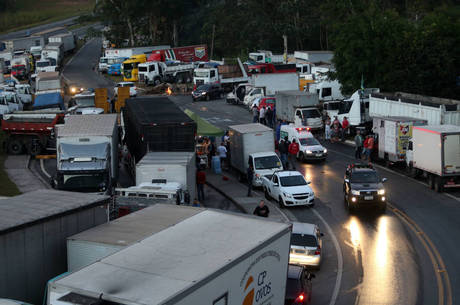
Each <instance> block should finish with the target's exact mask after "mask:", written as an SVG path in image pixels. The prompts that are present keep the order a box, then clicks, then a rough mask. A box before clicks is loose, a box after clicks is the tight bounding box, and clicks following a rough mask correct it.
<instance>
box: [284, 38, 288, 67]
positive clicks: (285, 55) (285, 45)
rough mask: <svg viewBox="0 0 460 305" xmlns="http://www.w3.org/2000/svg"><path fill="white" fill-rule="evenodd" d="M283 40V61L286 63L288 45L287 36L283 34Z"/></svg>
mask: <svg viewBox="0 0 460 305" xmlns="http://www.w3.org/2000/svg"><path fill="white" fill-rule="evenodd" d="M283 41H284V54H283V57H284V63H285V64H287V59H288V58H287V57H288V47H287V36H286V35H283Z"/></svg>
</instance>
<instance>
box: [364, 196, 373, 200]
mask: <svg viewBox="0 0 460 305" xmlns="http://www.w3.org/2000/svg"><path fill="white" fill-rule="evenodd" d="M372 199H374V196H364V200H372Z"/></svg>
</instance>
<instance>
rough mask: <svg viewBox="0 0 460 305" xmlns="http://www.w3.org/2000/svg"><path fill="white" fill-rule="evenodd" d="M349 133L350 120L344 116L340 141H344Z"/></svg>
mask: <svg viewBox="0 0 460 305" xmlns="http://www.w3.org/2000/svg"><path fill="white" fill-rule="evenodd" d="M349 134H350V122H348V119H347V117H346V116H344V117H343V120H342V141H344V140H345V136H348V135H349Z"/></svg>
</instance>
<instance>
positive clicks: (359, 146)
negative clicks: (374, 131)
mask: <svg viewBox="0 0 460 305" xmlns="http://www.w3.org/2000/svg"><path fill="white" fill-rule="evenodd" d="M362 151H363V137H361V133H360V131H359V130H356V136H355V159H358V160H359V159H361V152H362Z"/></svg>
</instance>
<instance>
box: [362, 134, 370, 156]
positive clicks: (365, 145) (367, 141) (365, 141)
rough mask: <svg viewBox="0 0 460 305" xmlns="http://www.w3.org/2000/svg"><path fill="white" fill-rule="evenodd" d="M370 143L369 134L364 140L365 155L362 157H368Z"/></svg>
mask: <svg viewBox="0 0 460 305" xmlns="http://www.w3.org/2000/svg"><path fill="white" fill-rule="evenodd" d="M368 143H369V136H368V135H367V136H366V137H365V139H364V142H363V155H362V156H361V159H366V158H367V146H368Z"/></svg>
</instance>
